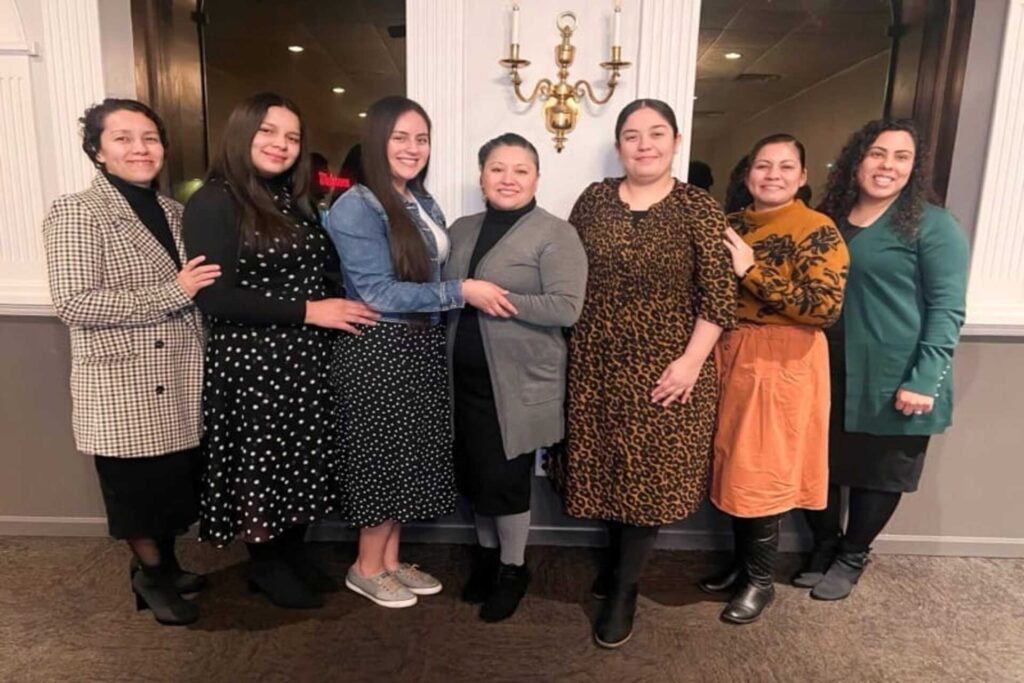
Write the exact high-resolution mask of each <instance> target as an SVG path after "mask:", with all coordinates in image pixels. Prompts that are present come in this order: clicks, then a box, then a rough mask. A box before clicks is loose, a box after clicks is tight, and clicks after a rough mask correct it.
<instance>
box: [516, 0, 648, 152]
mask: <svg viewBox="0 0 1024 683" xmlns="http://www.w3.org/2000/svg"><path fill="white" fill-rule="evenodd" d="M620 2H621V0H620V1H619V2H616V5H615V13H614V14H613V15H612V19H613V21H612V27H613V28H612V48H611V52H612V54H611V59H610V60H608V61H607V62H601V66H602V67H604V68H605V69H607V70H608V71H610V72H611V73H610V74H609V76H608V82H607V86H606V87H607V88H608V92H607V94H606V95H605V96H604V97H598V96H597V95H596V94H595V93H594V89H593V87H592V86H591V85H590V83H589V82H587V81H585V80H579V81H576V82H575V83H570V82H569V67H571V66H572V63H573V60H574V59H575V57H576V48H575V47H574V46H573V44H572V34H573V32H574V31H575V30H576V28H577V26H578V22H577V20H576V15H575V14H573V13H572V12H562V13H561V14H559V15H558V20H557V21H556V22H555V25H556V26H557V27H558V30H559V32H560V33H561V34H562V42H561V43H560V44H559V45H557V46H556V47H555V62H556V63H557V64H558V81H557V82H552V81H551V79H548V78H542V79H541V80H540V81H538V82H537V85H536V86H534V88H533V92H532V93H530V95H529V96H526V95H524V94H523V91H522V89H521V88H520V86H521V85H522V83H523V79H522V77H521V76H520V75H519V70H520V69H524V68H526V67H528V66H529V65H530V62H528V61H527V60H525V59H522V58H521V57H520V56H519V5H518V4H514V5H513V7H512V40H511V43H510V45H509V57H508V58H507V59H502V60H500V61H499V62H498V63H499V64H501V65H502V66H503V67H505V68H506V69H508V72H509V77H510V78H511V79H512V87H513V90H514V91H515V94H516V97H517V98H518V99H519V100H520V101H521V102H525V103H527V104H531V103H533V102H534V101H536V100H537V98H538V97H539V98H540V99H541V101H543V102H544V109H543V113H544V125H545V126H546V127H547V129H548V132H550V133H553V134H554V137H553V138H552V139H553V140H554V142H555V150H556V151H558V152H559V153H561V151H562V149H563V148H564V147H565V140H566V136H567V135H568V134H569V133H571V132H572V131H573V130H574V129H575V128H576V121H577V120H578V119H579V114H580V103H581V102H582V100H583V99H584V98H589V99H590V101H591V102H592V103H593V104H596V105H602V104H605V103H606V102H608V100H610V99H611V98H612V95H614V94H615V86H617V85H618V83H619V71H620V70H621V69H625V68H628V67H629V66H630V63H629V62H624V61H622V45H621V44H620V40H619V36H620V34H621V17H622V7H621V5H620Z"/></svg>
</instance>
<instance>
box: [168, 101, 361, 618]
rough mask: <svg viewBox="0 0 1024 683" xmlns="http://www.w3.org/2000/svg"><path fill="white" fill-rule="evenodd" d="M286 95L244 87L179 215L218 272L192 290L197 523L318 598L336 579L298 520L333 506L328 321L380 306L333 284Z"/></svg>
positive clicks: (254, 571) (333, 324)
mask: <svg viewBox="0 0 1024 683" xmlns="http://www.w3.org/2000/svg"><path fill="white" fill-rule="evenodd" d="M309 177H310V173H309V153H308V150H307V148H306V137H305V135H304V127H303V126H302V122H301V118H300V115H299V111H298V108H297V107H296V106H295V105H294V104H293V103H292V102H290V101H288V100H286V99H284V98H282V97H279V96H277V95H272V94H261V95H255V96H253V97H251V98H249V99H247V100H245V101H243V102H242V103H241V104H239V105H238V106H237V107H236V108H235V110H234V111H233V112H232V113H231V116H230V118H229V119H228V122H227V125H226V127H225V129H224V136H223V140H222V144H221V149H220V151H219V153H218V155H217V158H216V159H215V160H214V162H213V164H212V166H211V169H210V174H209V178H208V181H207V183H206V185H205V186H204V187H203V188H201V189H200V190H198V191H197V192H196V193H195V195H193V196H192V198H191V199H190V200H189V203H188V206H187V207H186V209H185V215H184V219H183V233H184V240H185V245H186V248H187V250H188V252H189V253H193V254H195V253H201V254H205V255H206V256H207V260H208V261H209V262H212V263H216V264H218V265H220V267H221V271H222V273H223V277H222V278H221V279H220V281H219V282H218V283H217V284H218V286H217V288H216V289H214V288H212V287H209V288H207V289H206V290H205V292H206V295H204V296H203V297H202V298H197V300H196V303H197V304H198V306H199V308H200V309H201V310H202V312H203V313H204V314H205V315H206V316H207V320H208V321H209V324H210V330H209V342H208V346H207V354H206V370H205V379H204V390H203V420H204V426H205V434H204V439H203V446H202V448H203V451H204V455H205V465H206V473H205V476H204V481H203V490H202V496H201V509H200V527H199V536H200V539H201V540H204V541H211V542H213V543H215V544H217V545H219V546H224V545H227V544H228V543H230V542H231V541H232V540H233V539H234V538H235V537H239V536H240V537H241V538H242V539H243V540H244V541H245V543H246V546H247V547H248V549H249V552H250V555H251V556H252V563H251V565H250V567H249V581H250V587H252V588H254V589H256V590H259V591H262V592H263V593H265V594H266V595H267V597H268V598H269V599H270V600H271V601H272V602H273V603H274V604H277V605H280V606H282V607H292V608H309V607H318V606H320V605H322V604H323V601H322V598H321V597H320V595H318V593H321V592H327V591H330V590H337V584H336V583H335V582H334V581H333V580H332V579H331V578H330V577H328V576H327V575H326V574H324V573H323V572H322V571H320V570H319V569H318V568H317V567H316V566H315V565H314V564H313V563H312V562H310V560H309V558H308V557H307V556H306V555H305V553H304V539H305V531H306V525H308V524H309V523H310V522H314V521H316V520H319V519H321V518H323V517H324V515H325V514H327V513H328V512H329V511H330V510H331V509H332V508H333V507H334V505H333V500H334V491H333V486H332V484H331V482H330V481H329V462H330V459H329V457H328V455H329V449H330V444H331V441H330V439H328V438H327V435H326V434H325V429H326V427H325V425H327V424H328V419H327V416H326V413H327V410H328V408H329V396H328V389H327V384H326V381H327V380H326V368H327V362H328V358H329V344H330V340H331V337H332V336H333V332H332V331H331V328H333V329H341V330H346V331H348V332H355V331H356V330H355V328H354V327H353V326H352V324H353V323H362V324H367V325H372V324H373V323H374V320H375V319H376V318H377V317H378V316H377V315H376V313H374V312H373V311H371V310H370V309H369V308H368V307H367V306H365V305H364V304H361V303H358V302H353V301H347V300H345V299H342V298H331V291H330V289H331V288H330V287H329V285H328V281H327V280H326V279H325V277H324V276H325V273H327V272H332V271H333V272H336V271H337V267H338V266H337V259H336V257H335V254H334V250H333V248H332V247H331V243H330V240H329V239H328V237H327V235H326V233H325V232H324V230H323V228H322V227H321V226H320V225H319V223H318V221H317V218H316V213H315V211H314V210H313V208H312V207H311V205H310V202H309Z"/></svg>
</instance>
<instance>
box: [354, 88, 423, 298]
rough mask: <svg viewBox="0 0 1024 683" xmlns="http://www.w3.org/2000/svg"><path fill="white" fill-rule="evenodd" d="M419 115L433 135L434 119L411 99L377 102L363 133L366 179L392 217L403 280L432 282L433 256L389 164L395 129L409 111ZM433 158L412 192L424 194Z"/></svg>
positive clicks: (394, 258) (395, 258)
mask: <svg viewBox="0 0 1024 683" xmlns="http://www.w3.org/2000/svg"><path fill="white" fill-rule="evenodd" d="M410 111H413V112H416V113H417V114H419V115H420V116H422V117H423V120H424V121H426V122H427V133H428V134H429V133H430V130H431V124H430V117H429V116H427V112H425V111H424V110H423V107H421V106H420V105H419V104H417V103H416V102H413V101H412V100H410V99H409V98H407V97H400V96H398V95H393V96H390V97H385V98H383V99H380V100H377V101H376V102H374V103H373V105H372V106H371V107H370V108H369V109H368V110H367V112H366V129H365V131H364V132H363V142H362V166H363V180H364V182H365V184H366V186H367V187H368V188H370V191H371V192H373V194H374V196H376V197H377V200H378V201H379V202H380V203H381V206H383V207H384V213H386V214H387V216H388V224H389V227H390V230H389V237H388V239H389V243H390V245H391V265H392V267H394V269H395V275H396V276H397V277H398V279H399V280H404V281H406V282H428V281H429V280H430V277H431V272H430V268H431V264H430V257H429V256H428V255H427V245H426V244H425V243H424V242H423V237H422V236H421V235H420V231H419V228H417V227H416V224H415V223H414V222H413V219H412V217H411V216H410V215H409V211H408V209H406V208H405V201H404V200H403V199H402V196H401V195H400V194H398V190H396V189H395V185H394V181H393V179H392V175H391V164H390V162H388V140H389V139H390V138H391V133H392V131H394V129H395V122H396V121H397V120H398V117H399V116H401V115H402V114H404V113H406V112H410ZM429 167H430V159H429V158H428V159H427V163H426V165H424V166H423V170H422V171H420V172H419V174H418V175H417V176H416V177H415V178H413V179H412V180H410V181H409V183H408V186H409V187H410V189H414V190H419V191H423V181H424V179H425V178H426V177H427V169H428V168H429Z"/></svg>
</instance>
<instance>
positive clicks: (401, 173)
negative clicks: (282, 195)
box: [327, 97, 515, 607]
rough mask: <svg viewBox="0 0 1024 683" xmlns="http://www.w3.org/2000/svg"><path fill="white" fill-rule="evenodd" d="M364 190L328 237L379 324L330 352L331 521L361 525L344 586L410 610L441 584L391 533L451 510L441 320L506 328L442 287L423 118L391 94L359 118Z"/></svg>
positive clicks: (355, 192) (439, 219)
mask: <svg viewBox="0 0 1024 683" xmlns="http://www.w3.org/2000/svg"><path fill="white" fill-rule="evenodd" d="M367 114H368V115H367V118H366V129H365V132H364V136H363V144H362V152H363V157H362V165H363V174H364V177H365V183H366V184H365V185H356V186H355V187H354V188H353V189H352V190H350V191H348V192H346V193H345V194H344V195H342V197H341V198H340V199H339V200H338V201H337V202H336V203H335V204H334V206H333V207H332V208H331V213H330V217H329V218H328V226H327V229H328V231H329V232H330V235H331V238H332V240H333V241H334V245H335V246H336V247H337V250H338V254H339V255H340V257H341V264H342V273H343V275H344V279H345V294H346V296H348V297H349V298H351V299H353V300H356V301H362V302H364V303H366V304H367V305H369V306H370V307H372V308H373V309H374V310H377V311H380V313H381V315H382V318H381V321H380V324H378V325H377V326H376V327H373V328H370V329H364V330H362V332H363V334H362V335H360V336H354V335H352V336H350V335H344V336H341V337H339V338H338V339H337V340H336V341H335V352H334V365H333V372H332V377H333V380H334V382H333V383H334V387H335V400H336V401H337V407H338V414H339V421H338V424H337V426H338V428H339V439H340V441H339V443H340V453H339V461H338V471H339V479H340V482H341V488H340V498H341V512H342V515H343V516H344V517H345V518H346V519H348V520H349V521H350V522H351V523H352V524H354V525H356V526H358V527H360V533H359V556H358V557H357V558H356V561H355V563H354V564H353V565H352V567H351V568H350V569H349V572H348V575H347V577H346V581H345V585H346V586H348V588H350V589H351V590H353V591H355V592H356V593H359V594H360V595H363V596H365V597H367V598H369V599H370V600H372V601H373V602H375V603H377V604H378V605H382V606H384V607H409V606H411V605H414V604H416V600H417V597H416V596H417V595H430V594H433V593H437V592H439V591H440V590H441V583H440V582H439V581H438V580H437V579H435V578H434V577H432V576H430V575H429V574H427V573H426V572H423V571H420V570H419V569H418V568H417V567H416V566H415V565H409V564H406V563H402V562H400V561H399V552H398V549H399V535H400V532H401V525H402V524H403V523H404V522H408V521H411V520H417V519H432V518H435V517H440V516H442V515H446V514H449V513H450V512H452V511H453V510H454V509H455V475H454V466H453V454H452V446H453V440H452V433H451V414H450V407H449V403H448V402H449V396H448V370H447V361H446V358H445V332H444V325H443V323H442V321H441V315H440V312H441V311H446V310H449V309H453V308H461V307H462V306H463V305H464V304H465V303H469V304H471V305H473V306H475V307H476V308H477V309H479V310H480V311H482V312H484V313H487V314H490V315H499V316H501V317H508V316H509V315H510V314H511V313H514V312H515V309H514V308H513V307H512V305H511V304H510V303H509V302H508V299H506V297H505V294H506V292H505V290H503V289H501V288H500V287H497V286H496V285H493V284H491V283H489V282H484V281H480V280H445V281H442V280H441V267H442V266H443V265H444V262H445V260H446V259H447V258H448V252H449V239H448V233H447V230H446V229H445V223H444V216H443V215H442V214H441V211H440V209H439V208H438V207H437V204H436V203H434V200H433V198H432V197H431V196H430V195H429V194H428V193H427V191H426V190H425V189H424V187H423V181H424V178H425V177H426V169H427V161H428V160H429V158H430V119H429V118H428V117H427V113H426V112H425V111H423V108H422V107H420V106H419V105H418V104H416V103H415V102H413V101H412V100H409V99H406V98H404V97H386V98H384V99H382V100H380V101H378V102H377V103H376V104H374V105H373V106H372V107H370V109H369V111H368V112H367Z"/></svg>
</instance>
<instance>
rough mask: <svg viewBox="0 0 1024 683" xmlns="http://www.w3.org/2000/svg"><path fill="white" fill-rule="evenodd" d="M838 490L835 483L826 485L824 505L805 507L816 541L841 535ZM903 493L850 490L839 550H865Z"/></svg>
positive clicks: (824, 540) (840, 499) (880, 530)
mask: <svg viewBox="0 0 1024 683" xmlns="http://www.w3.org/2000/svg"><path fill="white" fill-rule="evenodd" d="M840 494H841V492H840V487H839V486H837V485H834V484H832V485H829V488H828V506H827V507H826V508H825V509H824V510H807V511H805V513H804V514H805V515H806V517H807V522H808V524H810V527H811V531H812V532H813V534H814V541H815V543H816V544H821V543H823V542H826V541H829V540H831V539H834V538H837V537H838V536H840V535H843V529H842V507H841V502H842V498H841V495H840ZM902 496H903V494H902V493H900V492H899V491H875V490H873V489H859V488H851V489H850V510H849V516H848V518H847V523H846V534H845V535H843V550H844V551H847V552H865V551H867V550H868V548H870V547H871V544H872V543H874V541H875V539H876V538H877V537H878V535H879V534H880V533H882V529H884V528H885V525H886V524H888V523H889V520H890V519H892V516H893V513H895V512H896V507H897V506H898V505H899V503H900V499H901V498H902Z"/></svg>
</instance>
